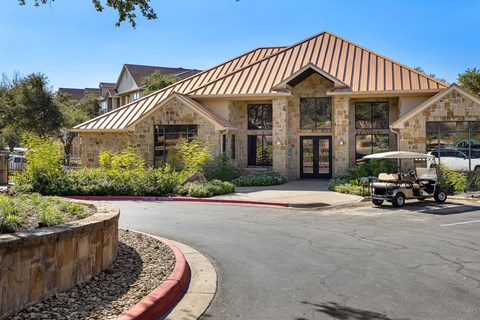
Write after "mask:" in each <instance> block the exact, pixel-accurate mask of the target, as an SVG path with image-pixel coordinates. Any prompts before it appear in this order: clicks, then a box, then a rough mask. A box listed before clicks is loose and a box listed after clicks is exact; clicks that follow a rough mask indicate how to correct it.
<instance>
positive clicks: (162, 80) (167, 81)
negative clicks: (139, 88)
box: [140, 70, 180, 95]
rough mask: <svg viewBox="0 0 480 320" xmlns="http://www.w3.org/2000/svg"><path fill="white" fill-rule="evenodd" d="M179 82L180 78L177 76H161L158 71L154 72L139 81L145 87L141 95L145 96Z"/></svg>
mask: <svg viewBox="0 0 480 320" xmlns="http://www.w3.org/2000/svg"><path fill="white" fill-rule="evenodd" d="M179 80H180V78H179V77H177V76H174V75H171V74H166V75H163V74H161V73H160V71H158V70H156V71H154V72H153V73H152V74H151V75H149V76H147V77H143V78H142V79H141V80H140V83H141V84H142V85H144V86H145V91H144V92H143V94H144V95H147V94H150V93H153V92H155V91H158V90H160V89H163V88H165V87H168V86H169V85H171V84H174V83H175V82H178V81H179Z"/></svg>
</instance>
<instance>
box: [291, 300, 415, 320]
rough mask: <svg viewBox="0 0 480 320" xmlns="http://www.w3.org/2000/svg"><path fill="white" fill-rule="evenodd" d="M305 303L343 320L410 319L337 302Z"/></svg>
mask: <svg viewBox="0 0 480 320" xmlns="http://www.w3.org/2000/svg"><path fill="white" fill-rule="evenodd" d="M302 303H303V304H306V305H310V306H313V307H315V308H316V309H315V311H317V312H320V313H324V314H327V315H329V316H331V317H332V318H334V319H341V320H408V319H406V318H403V319H393V318H389V317H387V316H386V315H385V314H383V313H378V312H374V311H367V310H362V309H356V308H350V307H347V306H342V305H340V304H338V303H336V302H326V303H311V302H308V301H302ZM295 320H308V319H306V318H295Z"/></svg>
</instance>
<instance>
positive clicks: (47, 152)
mask: <svg viewBox="0 0 480 320" xmlns="http://www.w3.org/2000/svg"><path fill="white" fill-rule="evenodd" d="M22 140H23V144H24V145H25V146H27V147H28V150H27V152H26V154H25V157H26V159H27V165H26V167H25V171H24V172H22V173H16V174H15V175H14V181H15V184H16V185H18V188H17V189H18V190H19V191H27V192H31V191H35V192H39V193H42V194H52V193H55V191H54V189H55V188H56V184H57V180H58V179H62V178H63V176H64V175H65V170H64V169H63V168H62V160H63V151H62V145H61V144H60V142H58V141H56V140H54V139H52V138H48V137H39V136H35V135H31V134H25V135H24V136H23V137H22Z"/></svg>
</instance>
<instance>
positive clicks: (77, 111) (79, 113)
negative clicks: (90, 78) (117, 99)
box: [54, 92, 99, 166]
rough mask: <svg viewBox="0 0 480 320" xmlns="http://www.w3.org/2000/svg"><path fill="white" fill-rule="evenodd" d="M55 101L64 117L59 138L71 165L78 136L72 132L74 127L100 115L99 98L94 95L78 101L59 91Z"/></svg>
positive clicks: (67, 160)
mask: <svg viewBox="0 0 480 320" xmlns="http://www.w3.org/2000/svg"><path fill="white" fill-rule="evenodd" d="M54 102H55V104H56V105H57V107H58V108H59V109H60V112H61V113H62V115H63V119H64V122H63V126H62V127H61V128H60V130H59V134H58V138H59V139H60V142H61V143H62V145H63V151H64V153H65V161H64V163H65V165H67V166H68V165H70V154H71V152H72V144H73V140H74V139H75V137H76V136H77V134H76V133H75V132H72V128H73V127H74V126H76V125H77V124H80V123H82V122H85V121H87V120H88V119H91V118H93V117H95V116H97V115H98V113H99V106H98V100H97V99H96V98H94V97H93V95H92V96H86V97H84V98H83V99H82V100H80V101H76V100H75V99H73V97H72V96H71V95H69V94H65V93H60V92H59V93H57V94H56V95H55V98H54Z"/></svg>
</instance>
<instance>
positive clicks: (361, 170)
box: [348, 159, 397, 179]
mask: <svg viewBox="0 0 480 320" xmlns="http://www.w3.org/2000/svg"><path fill="white" fill-rule="evenodd" d="M382 172H384V173H393V172H397V163H396V160H394V159H382V160H377V159H370V160H367V161H366V162H364V163H362V164H360V165H357V166H356V168H355V169H351V170H349V173H348V174H349V175H350V176H351V177H352V179H358V178H361V177H370V176H374V177H377V176H378V175H379V174H380V173H382Z"/></svg>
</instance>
